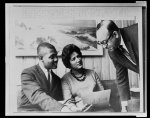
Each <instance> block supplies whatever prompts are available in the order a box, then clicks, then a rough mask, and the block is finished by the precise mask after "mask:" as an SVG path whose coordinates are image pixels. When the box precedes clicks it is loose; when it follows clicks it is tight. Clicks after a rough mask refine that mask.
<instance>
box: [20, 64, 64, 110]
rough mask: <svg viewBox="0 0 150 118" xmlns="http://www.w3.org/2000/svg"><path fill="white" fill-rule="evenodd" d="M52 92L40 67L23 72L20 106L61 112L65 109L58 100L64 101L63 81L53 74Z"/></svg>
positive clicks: (36, 66)
mask: <svg viewBox="0 0 150 118" xmlns="http://www.w3.org/2000/svg"><path fill="white" fill-rule="evenodd" d="M51 74H52V78H53V82H52V83H53V85H52V90H51V91H50V90H49V87H48V84H47V83H48V81H47V78H46V76H45V74H44V72H43V71H42V69H41V68H40V66H39V65H35V66H33V67H30V68H27V69H25V70H23V72H22V74H21V85H22V90H21V93H20V95H19V96H20V102H18V103H20V104H19V105H18V106H25V105H31V104H32V105H38V106H40V108H41V109H42V110H46V111H60V110H61V108H62V107H63V105H62V104H60V103H58V102H57V100H58V101H59V100H63V95H62V88H61V80H60V78H59V77H58V76H57V75H56V74H54V73H53V72H52V73H51Z"/></svg>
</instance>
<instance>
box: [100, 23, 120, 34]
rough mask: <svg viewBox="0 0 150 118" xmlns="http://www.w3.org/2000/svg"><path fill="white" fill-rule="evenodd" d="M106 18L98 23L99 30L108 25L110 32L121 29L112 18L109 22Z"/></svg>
mask: <svg viewBox="0 0 150 118" xmlns="http://www.w3.org/2000/svg"><path fill="white" fill-rule="evenodd" d="M105 21H106V20H102V21H101V22H100V23H99V24H98V25H97V30H99V29H100V28H101V27H102V26H104V25H106V26H107V29H108V31H109V32H110V33H112V32H113V31H119V28H118V26H117V25H116V24H115V23H114V21H112V20H107V21H108V22H107V23H106V22H105Z"/></svg>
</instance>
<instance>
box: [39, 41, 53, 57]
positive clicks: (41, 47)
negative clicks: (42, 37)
mask: <svg viewBox="0 0 150 118" xmlns="http://www.w3.org/2000/svg"><path fill="white" fill-rule="evenodd" d="M44 48H48V49H54V50H56V49H55V47H54V46H53V45H52V44H50V43H48V42H43V43H40V44H39V45H38V47H37V55H38V57H39V58H41V57H43V56H44V55H45V52H44V50H43V49H44Z"/></svg>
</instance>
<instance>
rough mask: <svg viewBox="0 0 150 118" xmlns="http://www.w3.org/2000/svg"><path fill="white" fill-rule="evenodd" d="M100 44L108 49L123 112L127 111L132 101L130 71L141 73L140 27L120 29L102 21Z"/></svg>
mask: <svg viewBox="0 0 150 118" xmlns="http://www.w3.org/2000/svg"><path fill="white" fill-rule="evenodd" d="M96 35H97V40H98V44H100V45H102V46H103V48H106V49H108V54H109V56H110V59H111V60H112V62H113V64H114V66H115V68H116V80H117V84H118V91H119V94H120V98H121V105H122V112H126V111H127V105H128V100H129V99H130V89H129V78H128V69H130V70H132V71H134V72H136V73H139V56H138V55H139V54H138V26H137V24H134V25H132V26H129V27H126V28H118V27H117V25H116V24H115V23H114V22H113V21H112V20H102V21H101V22H100V23H99V24H98V25H97V32H96Z"/></svg>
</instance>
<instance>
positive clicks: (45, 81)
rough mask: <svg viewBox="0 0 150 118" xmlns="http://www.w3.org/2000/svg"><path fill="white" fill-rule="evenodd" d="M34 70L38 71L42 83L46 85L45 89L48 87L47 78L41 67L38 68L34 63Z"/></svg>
mask: <svg viewBox="0 0 150 118" xmlns="http://www.w3.org/2000/svg"><path fill="white" fill-rule="evenodd" d="M36 70H37V72H38V73H39V76H40V78H41V81H42V83H44V85H46V87H47V90H48V88H49V85H48V82H47V78H46V76H45V74H44V72H43V71H42V69H41V68H40V66H39V64H37V65H36Z"/></svg>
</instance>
